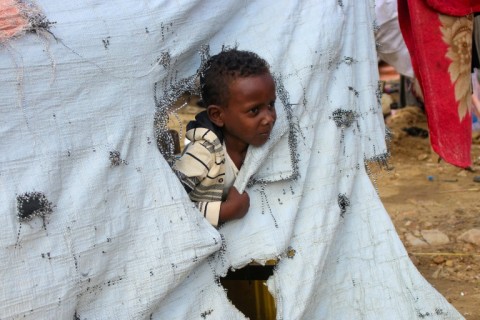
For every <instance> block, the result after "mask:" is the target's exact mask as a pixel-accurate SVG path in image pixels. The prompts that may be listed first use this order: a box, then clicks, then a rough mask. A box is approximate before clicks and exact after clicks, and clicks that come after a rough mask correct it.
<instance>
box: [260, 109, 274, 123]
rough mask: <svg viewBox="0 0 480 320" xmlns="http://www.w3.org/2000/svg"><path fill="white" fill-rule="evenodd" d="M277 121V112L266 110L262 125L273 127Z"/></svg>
mask: <svg viewBox="0 0 480 320" xmlns="http://www.w3.org/2000/svg"><path fill="white" fill-rule="evenodd" d="M276 119H277V114H276V113H275V110H265V114H264V117H263V121H262V124H263V125H273V124H274V123H275V120H276Z"/></svg>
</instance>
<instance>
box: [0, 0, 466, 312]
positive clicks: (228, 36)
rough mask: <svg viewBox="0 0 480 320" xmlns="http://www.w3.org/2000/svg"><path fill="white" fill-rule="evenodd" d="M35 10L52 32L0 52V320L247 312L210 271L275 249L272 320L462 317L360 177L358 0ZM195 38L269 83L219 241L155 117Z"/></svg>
mask: <svg viewBox="0 0 480 320" xmlns="http://www.w3.org/2000/svg"><path fill="white" fill-rule="evenodd" d="M36 4H37V5H38V7H39V8H41V9H42V10H43V12H44V14H45V16H46V18H47V19H48V21H50V22H55V24H52V25H51V27H50V29H49V31H50V32H51V33H49V32H48V31H46V30H38V32H37V33H31V32H29V33H27V34H25V35H18V36H16V37H14V38H11V39H8V40H7V41H4V42H3V43H2V45H1V47H0V55H1V59H0V69H1V72H0V81H1V83H2V86H1V87H0V94H1V96H2V99H0V108H1V110H2V119H1V120H0V121H1V125H0V130H1V132H2V143H1V144H0V152H1V153H0V154H1V163H2V165H1V167H0V190H1V192H0V199H1V203H2V204H3V206H2V208H1V209H0V210H1V213H0V219H1V220H0V228H1V229H0V244H1V249H0V259H1V261H2V264H1V267H0V277H1V280H2V286H1V287H0V318H1V319H16V318H26V319H39V318H40V319H47V318H51V319H71V318H75V319H149V318H153V319H243V318H244V316H243V315H242V314H241V313H240V312H239V311H238V310H236V309H235V307H234V306H233V305H232V304H231V303H230V302H229V301H228V299H227V297H226V295H225V292H224V291H223V289H222V288H221V287H220V286H219V285H218V284H217V281H216V280H217V278H218V276H221V275H224V274H225V273H226V272H227V270H228V269H229V268H230V267H233V268H240V267H242V266H244V265H246V264H247V263H249V262H251V261H252V260H257V261H259V262H263V261H265V260H267V259H271V258H279V263H278V266H277V268H276V270H275V273H274V275H273V276H272V277H271V279H270V280H269V281H268V285H269V289H270V290H271V292H272V293H273V295H274V296H275V297H276V299H277V310H278V311H277V319H415V318H424V317H426V316H428V317H429V319H461V318H462V317H461V316H460V315H459V314H458V313H457V312H456V310H454V308H453V307H451V306H450V305H449V304H448V302H447V301H446V300H445V299H444V298H443V297H442V296H441V295H440V294H439V293H437V292H436V291H435V290H434V289H433V288H432V287H431V286H430V285H429V284H428V283H427V282H426V281H425V280H424V279H423V278H422V277H421V275H420V274H419V273H418V271H417V270H416V269H415V267H414V266H413V264H412V263H411V262H410V260H409V258H408V255H407V253H406V252H405V249H404V248H403V246H402V243H401V242H400V240H399V238H398V236H397V234H396V232H395V230H394V228H393V225H392V223H391V221H390V219H389V217H388V214H387V213H386V212H385V209H384V208H383V206H382V205H381V202H380V199H379V198H378V195H377V194H376V192H375V189H374V188H373V186H372V184H371V182H370V180H369V178H368V175H367V172H366V171H365V159H373V160H375V159H377V160H385V158H386V154H387V151H386V146H385V141H384V139H385V128H384V124H383V118H382V115H381V109H380V106H379V91H378V72H377V69H376V68H377V58H376V51H375V43H374V42H375V41H374V33H373V31H374V6H373V2H372V1H356V0H355V1H354V0H351V1H334V0H329V1H313V0H312V1H301V2H292V1H280V2H278V1H277V2H274V1H195V0H192V1H187V0H186V1H180V2H177V1H115V2H104V1H82V2H78V3H73V2H60V1H37V2H36ZM206 45H208V46H209V50H210V54H215V53H217V52H219V51H220V50H221V49H222V47H224V46H228V47H234V46H238V48H239V49H242V50H252V51H255V52H257V53H258V54H259V55H260V56H262V57H264V58H265V59H266V60H267V61H268V62H269V63H270V65H271V70H272V72H273V73H274V75H275V77H276V79H277V86H278V88H279V89H278V92H277V94H278V103H277V112H278V117H279V119H278V121H277V124H276V126H275V129H274V132H273V134H272V139H271V140H270V141H269V142H268V143H267V144H266V145H265V146H264V147H262V148H257V149H254V148H252V149H250V150H249V153H248V155H247V159H246V162H245V164H244V166H243V167H242V170H241V173H240V176H239V178H238V180H237V182H236V185H237V187H238V188H239V189H245V190H246V191H247V192H248V193H249V195H250V197H251V209H250V211H249V213H248V214H247V215H246V217H245V218H243V219H242V220H238V221H235V222H231V223H228V224H226V225H224V226H223V227H221V228H220V229H219V230H218V231H217V230H215V229H214V228H213V227H211V226H210V225H209V224H208V223H207V222H206V221H205V220H204V219H203V218H202V217H201V216H200V214H199V213H198V211H197V210H196V209H195V208H194V207H193V206H192V203H191V202H190V200H189V199H188V196H187V195H186V194H185V192H184V190H183V189H182V186H181V185H180V183H179V181H178V180H177V178H176V177H175V176H174V174H173V173H172V171H171V170H170V168H169V166H168V164H167V162H166V161H165V160H164V159H163V157H162V156H161V154H160V153H159V151H158V149H157V147H156V145H155V132H154V126H153V120H154V116H155V113H156V112H158V111H164V110H159V108H160V109H162V108H166V107H168V106H167V105H166V104H165V102H168V101H170V100H172V99H173V98H174V97H175V96H176V95H178V94H180V93H181V92H180V89H179V88H183V89H184V88H185V87H182V86H181V85H179V84H181V83H183V82H182V80H185V79H192V76H194V75H195V74H196V72H197V71H198V69H199V68H200V64H201V58H202V53H201V52H203V53H205V50H206V49H205V48H206V47H205V46H206ZM155 83H157V84H159V85H158V87H157V92H154V91H155V90H154V84H155ZM282 85H283V86H282ZM158 96H160V97H161V99H160V100H161V102H162V103H160V105H157V106H156V99H155V97H157V98H158ZM169 99H170V100H169ZM157 114H158V113H157ZM252 176H253V178H254V179H256V180H257V182H258V183H256V184H253V185H250V184H248V181H251V178H252ZM292 178H294V179H292ZM43 196H44V197H43ZM27 200H30V201H31V202H28V203H30V204H32V203H34V204H40V205H41V207H43V209H44V210H43V211H40V213H46V215H45V217H44V218H42V217H41V216H40V217H38V216H37V217H30V215H29V214H28V212H25V210H26V208H28V203H27V202H26V201H27ZM27 211H28V210H27ZM37 212H38V211H37ZM30 213H31V212H30ZM19 215H20V218H22V219H19ZM20 220H22V221H20ZM287 251H290V252H293V253H294V254H293V256H290V257H289V258H287V255H286V252H287Z"/></svg>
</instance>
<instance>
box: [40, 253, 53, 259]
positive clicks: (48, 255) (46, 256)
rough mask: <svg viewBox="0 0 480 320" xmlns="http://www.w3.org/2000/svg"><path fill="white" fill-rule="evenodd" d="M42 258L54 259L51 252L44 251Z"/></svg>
mask: <svg viewBox="0 0 480 320" xmlns="http://www.w3.org/2000/svg"><path fill="white" fill-rule="evenodd" d="M42 258H43V259H45V258H48V260H51V259H52V257H51V256H50V252H47V253H42Z"/></svg>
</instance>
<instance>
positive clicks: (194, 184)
mask: <svg viewBox="0 0 480 320" xmlns="http://www.w3.org/2000/svg"><path fill="white" fill-rule="evenodd" d="M208 127H209V128H208ZM187 129H188V131H187V134H186V136H187V138H188V139H189V140H190V141H191V142H190V143H189V144H188V145H187V146H186V148H185V150H184V151H183V153H182V155H181V157H180V158H179V159H178V160H177V161H175V163H174V165H173V170H174V171H175V173H176V174H177V176H178V177H179V178H180V180H181V182H182V184H183V186H184V188H185V190H186V191H187V193H188V195H189V197H190V199H191V200H192V201H193V202H195V204H196V206H197V207H198V209H199V210H200V212H201V213H202V214H203V216H204V217H205V218H206V219H207V220H208V221H209V222H210V223H211V224H212V225H213V226H217V225H218V219H219V214H220V205H221V203H222V194H223V186H224V181H225V153H224V152H225V150H224V148H223V145H222V140H221V138H222V136H221V132H219V130H218V128H216V127H215V126H214V125H213V124H212V123H211V122H210V121H209V120H208V118H207V115H206V112H205V111H204V112H201V113H199V114H198V115H197V117H196V121H192V122H190V123H189V124H188V126H187Z"/></svg>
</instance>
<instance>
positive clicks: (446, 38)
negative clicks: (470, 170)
mask: <svg viewBox="0 0 480 320" xmlns="http://www.w3.org/2000/svg"><path fill="white" fill-rule="evenodd" d="M430 2H431V3H434V4H435V5H436V7H437V8H441V9H442V10H447V12H450V13H454V12H451V11H448V9H452V8H454V7H455V10H456V11H455V12H457V13H460V12H471V10H473V9H476V7H474V6H469V5H468V2H472V1H466V0H462V1H454V0H451V1H448V0H398V19H399V23H400V29H401V31H402V34H403V37H404V40H405V43H406V45H407V48H408V50H409V52H410V56H411V60H412V65H413V70H414V72H415V75H416V77H417V78H418V80H419V82H420V86H421V88H422V91H423V97H424V103H425V110H426V113H427V119H428V127H429V131H430V142H431V144H432V147H433V150H435V152H436V153H438V155H439V156H440V157H441V158H442V159H444V160H445V161H447V162H449V163H451V164H454V165H456V166H459V167H463V168H465V167H469V166H470V165H471V156H470V149H471V144H472V119H471V117H470V112H469V106H470V105H471V73H470V72H471V71H470V70H471V53H472V32H473V17H472V15H469V16H463V17H454V16H447V15H443V14H440V13H439V12H438V11H436V10H435V9H434V8H432V7H431V6H429V4H428V3H430ZM454 2H455V5H453V3H454ZM474 2H475V3H477V4H476V6H478V7H479V8H478V9H480V4H478V1H474ZM461 3H463V4H464V5H463V6H462V5H461Z"/></svg>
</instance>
